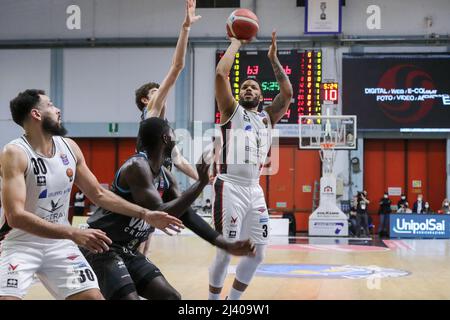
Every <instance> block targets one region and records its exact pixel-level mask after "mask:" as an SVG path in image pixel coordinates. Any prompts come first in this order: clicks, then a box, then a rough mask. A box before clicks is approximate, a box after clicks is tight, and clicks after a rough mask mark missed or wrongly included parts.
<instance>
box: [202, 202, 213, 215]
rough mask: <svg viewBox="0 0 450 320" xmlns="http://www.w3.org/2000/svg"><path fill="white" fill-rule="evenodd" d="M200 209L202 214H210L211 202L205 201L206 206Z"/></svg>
mask: <svg viewBox="0 0 450 320" xmlns="http://www.w3.org/2000/svg"><path fill="white" fill-rule="evenodd" d="M202 209H203V212H204V213H211V209H212V205H211V200H209V199H206V204H205V205H204V206H203V208H202Z"/></svg>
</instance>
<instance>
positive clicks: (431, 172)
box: [424, 140, 446, 211]
mask: <svg viewBox="0 0 450 320" xmlns="http://www.w3.org/2000/svg"><path fill="white" fill-rule="evenodd" d="M427 148H428V149H427V163H428V167H427V176H428V194H427V195H424V198H425V200H426V201H428V202H430V207H431V209H433V210H436V211H437V210H438V209H440V207H441V204H442V200H444V198H445V197H446V192H445V190H446V187H445V186H446V174H445V172H446V168H445V162H446V141H445V140H429V141H428V143H427Z"/></svg>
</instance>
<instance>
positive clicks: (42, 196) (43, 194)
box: [39, 189, 47, 199]
mask: <svg viewBox="0 0 450 320" xmlns="http://www.w3.org/2000/svg"><path fill="white" fill-rule="evenodd" d="M45 198H47V189H45V190H44V191H42V192H41V193H40V194H39V199H45Z"/></svg>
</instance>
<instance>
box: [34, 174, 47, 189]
mask: <svg viewBox="0 0 450 320" xmlns="http://www.w3.org/2000/svg"><path fill="white" fill-rule="evenodd" d="M36 184H37V186H38V187H44V186H46V185H47V179H46V178H45V176H37V177H36Z"/></svg>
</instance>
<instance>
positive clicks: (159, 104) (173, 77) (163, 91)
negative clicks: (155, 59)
mask: <svg viewBox="0 0 450 320" xmlns="http://www.w3.org/2000/svg"><path fill="white" fill-rule="evenodd" d="M195 7H196V0H186V16H185V18H184V22H183V25H182V26H181V30H180V35H179V36H178V42H177V46H176V48H175V53H174V55H173V58H172V64H171V66H170V69H169V72H168V73H167V75H166V77H165V78H164V80H163V81H162V83H161V86H160V87H159V90H158V92H157V93H156V94H155V95H154V96H153V97H152V98H151V99H150V102H149V103H148V105H147V110H148V113H147V117H148V118H150V117H160V115H161V113H164V112H165V105H166V100H167V96H168V94H169V91H170V90H171V89H172V87H173V86H174V84H175V82H176V81H177V79H178V76H179V75H180V73H181V71H182V70H183V68H184V64H185V56H186V48H187V43H188V38H189V30H190V29H191V25H192V24H193V23H195V22H196V21H198V20H199V19H200V18H201V16H196V15H195Z"/></svg>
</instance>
